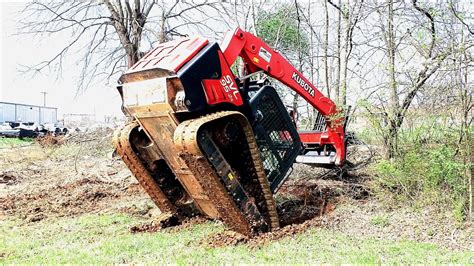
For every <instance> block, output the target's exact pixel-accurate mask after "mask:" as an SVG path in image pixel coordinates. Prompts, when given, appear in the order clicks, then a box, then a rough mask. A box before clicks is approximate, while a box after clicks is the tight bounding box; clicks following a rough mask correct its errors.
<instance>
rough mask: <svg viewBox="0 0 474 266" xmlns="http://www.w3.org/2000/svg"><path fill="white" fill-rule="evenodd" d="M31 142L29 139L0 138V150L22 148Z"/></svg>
mask: <svg viewBox="0 0 474 266" xmlns="http://www.w3.org/2000/svg"><path fill="white" fill-rule="evenodd" d="M32 141H33V140H32V139H30V138H24V139H19V138H0V148H2V147H16V146H23V145H28V144H30V143H31V142H32Z"/></svg>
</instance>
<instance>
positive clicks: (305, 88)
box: [221, 28, 346, 165]
mask: <svg viewBox="0 0 474 266" xmlns="http://www.w3.org/2000/svg"><path fill="white" fill-rule="evenodd" d="M221 48H222V50H223V53H224V57H225V59H226V61H227V63H228V64H229V65H232V64H233V63H234V62H235V60H236V59H237V57H238V56H240V57H241V58H242V59H243V60H244V62H245V66H246V70H247V74H251V73H254V72H256V71H260V70H263V71H264V72H265V73H266V74H267V75H269V76H271V77H273V78H275V79H277V80H279V81H280V82H282V83H283V84H285V85H286V86H288V87H289V88H291V89H292V90H294V91H295V92H296V93H298V94H299V95H300V96H301V97H303V98H304V99H305V100H306V101H307V102H309V103H310V104H311V105H312V106H313V107H314V108H315V109H316V110H318V111H319V112H320V113H321V114H322V115H323V116H324V117H325V119H326V124H327V131H325V132H316V131H312V132H300V133H299V135H300V139H301V141H302V142H303V143H304V144H319V145H320V146H324V145H332V146H333V147H334V149H335V150H336V161H335V164H336V165H342V164H343V163H344V160H345V154H346V151H345V142H344V137H345V133H344V125H343V124H344V116H343V114H342V113H341V111H340V110H338V109H337V107H336V105H335V104H334V102H333V101H331V100H330V99H329V98H327V97H325V96H324V95H323V94H322V93H321V92H320V91H319V90H318V89H317V88H316V87H315V86H314V85H313V84H311V82H309V80H308V79H306V78H305V77H304V76H303V75H302V74H301V73H300V72H299V71H298V70H297V69H296V68H295V67H294V66H293V65H292V64H291V63H290V62H288V60H286V59H285V58H284V57H283V56H282V55H281V54H279V53H278V52H276V51H274V50H273V49H271V48H270V47H269V46H268V45H267V44H266V43H265V42H263V41H262V40H261V39H259V38H258V37H256V36H255V35H253V34H251V33H249V32H245V31H243V30H242V29H240V28H236V29H235V30H234V31H231V32H229V33H228V34H227V35H226V37H225V39H224V41H223V43H222V45H221Z"/></svg>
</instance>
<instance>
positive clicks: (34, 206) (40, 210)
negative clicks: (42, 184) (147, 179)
mask: <svg viewBox="0 0 474 266" xmlns="http://www.w3.org/2000/svg"><path fill="white" fill-rule="evenodd" d="M126 190H127V187H124V186H123V185H121V184H118V183H107V182H104V181H98V180H85V179H83V180H78V181H76V182H72V183H70V184H66V185H60V186H56V187H52V188H50V189H47V190H40V191H39V192H38V193H31V194H30V193H28V194H21V195H9V196H7V197H4V198H0V211H1V212H4V213H5V214H7V215H15V216H18V217H20V218H22V219H25V220H26V221H28V222H36V221H40V220H42V219H44V218H47V217H61V216H73V215H77V214H81V213H89V212H95V211H97V210H99V209H101V208H103V204H106V202H107V201H113V200H114V199H118V198H120V197H123V196H126ZM120 191H124V192H125V193H121V192H120Z"/></svg>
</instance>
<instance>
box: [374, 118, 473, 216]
mask: <svg viewBox="0 0 474 266" xmlns="http://www.w3.org/2000/svg"><path fill="white" fill-rule="evenodd" d="M455 135H456V134H455V132H454V131H453V130H448V129H446V128H439V127H438V128H436V129H433V128H426V127H418V128H415V129H413V130H406V131H404V132H403V133H402V134H400V139H399V141H400V142H399V143H400V144H401V145H400V146H401V148H400V150H399V153H398V156H397V157H396V158H393V159H391V160H386V159H380V160H378V161H376V162H375V163H374V164H373V165H372V167H371V170H372V171H373V172H374V174H375V178H374V180H373V189H374V191H375V193H376V195H378V196H379V197H380V198H382V199H386V200H388V201H389V202H390V204H394V203H395V204H397V205H401V204H404V205H406V204H410V205H412V206H413V207H420V208H422V207H427V206H432V207H433V206H434V207H438V208H440V209H443V208H449V209H450V210H452V211H453V214H454V217H455V218H456V220H458V221H462V220H464V219H465V217H466V214H467V210H468V202H469V198H468V193H469V191H468V190H469V180H468V178H467V176H466V170H467V169H468V167H470V164H469V163H468V162H464V161H463V150H462V149H467V148H468V147H464V146H459V145H457V144H456V143H455V141H453V140H458V139H459V136H457V137H456V136H455ZM467 146H468V145H467Z"/></svg>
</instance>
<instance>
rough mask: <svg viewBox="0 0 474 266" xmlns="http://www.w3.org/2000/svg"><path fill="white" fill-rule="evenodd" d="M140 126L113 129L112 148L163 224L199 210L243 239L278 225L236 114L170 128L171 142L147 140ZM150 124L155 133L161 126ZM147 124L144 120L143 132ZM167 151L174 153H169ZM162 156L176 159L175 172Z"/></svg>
mask: <svg viewBox="0 0 474 266" xmlns="http://www.w3.org/2000/svg"><path fill="white" fill-rule="evenodd" d="M139 122H140V119H138V122H137V121H134V122H131V123H130V124H128V125H127V126H125V127H124V128H123V129H121V130H119V131H117V133H116V134H115V136H114V145H115V147H116V149H117V152H118V153H119V154H120V156H121V157H122V159H123V160H124V162H125V163H126V165H127V166H128V167H129V168H130V169H131V171H132V173H133V174H134V176H135V177H136V178H137V180H138V181H139V183H140V184H141V185H142V186H143V187H144V189H145V191H146V192H147V193H148V194H149V195H150V197H151V198H152V200H153V201H154V202H155V203H156V204H157V206H158V207H159V208H160V210H161V211H162V213H163V217H162V218H163V219H162V221H161V222H162V224H163V225H174V224H177V223H179V221H180V220H182V219H184V218H185V217H189V216H192V215H195V214H196V213H198V212H200V213H204V214H206V215H207V216H209V217H211V218H216V219H220V220H222V221H223V222H224V223H225V224H226V225H227V226H229V227H230V228H231V229H233V230H235V231H237V232H240V233H242V234H245V235H252V234H256V233H260V232H266V231H270V230H272V229H275V228H278V227H279V222H278V214H277V211H276V204H275V201H274V199H273V196H272V192H271V190H270V185H269V182H268V180H267V177H266V174H265V172H264V168H263V164H262V160H261V158H260V154H259V150H258V147H257V143H256V141H255V138H254V136H253V132H252V128H251V126H250V123H249V122H248V120H247V119H246V118H245V117H244V116H243V115H242V114H241V113H239V112H232V111H225V112H217V113H214V114H210V115H207V116H204V117H201V118H196V119H190V120H186V121H184V122H182V123H180V124H179V125H177V127H176V128H175V130H174V132H173V140H172V139H170V138H163V139H162V140H160V141H151V140H150V138H148V137H147V136H146V134H144V132H143V130H141V129H140V124H139ZM153 124H154V128H155V129H157V127H163V126H165V125H164V124H163V123H161V124H159V123H153ZM149 125H150V121H144V125H143V126H144V128H146V126H149ZM168 129H169V128H168ZM161 130H165V129H161ZM158 131H160V129H159V128H158ZM162 141H165V142H166V141H168V142H172V143H165V142H162ZM168 147H174V148H175V151H172V152H171V153H170V151H169V150H166V149H167V148H168ZM175 152H176V153H175ZM167 154H168V155H174V156H175V157H179V158H180V159H179V160H180V164H181V165H180V168H178V169H179V170H178V171H174V172H173V171H172V170H171V168H170V167H169V166H168V163H167V160H166V156H167ZM169 159H172V160H168V161H171V162H170V163H173V162H172V161H173V160H175V161H176V158H169ZM173 169H177V168H175V167H173Z"/></svg>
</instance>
